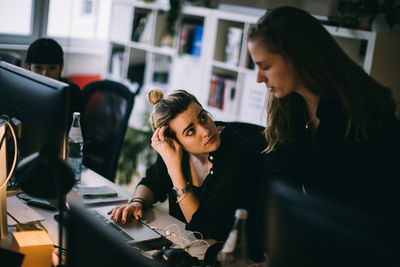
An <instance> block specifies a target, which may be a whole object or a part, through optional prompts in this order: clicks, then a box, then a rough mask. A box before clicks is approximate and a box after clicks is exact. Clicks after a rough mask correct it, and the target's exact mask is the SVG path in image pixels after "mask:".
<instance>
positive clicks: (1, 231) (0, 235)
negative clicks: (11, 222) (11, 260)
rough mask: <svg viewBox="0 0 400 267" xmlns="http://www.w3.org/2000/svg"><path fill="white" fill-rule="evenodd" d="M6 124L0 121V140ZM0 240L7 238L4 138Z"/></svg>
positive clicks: (1, 148)
mask: <svg viewBox="0 0 400 267" xmlns="http://www.w3.org/2000/svg"><path fill="white" fill-rule="evenodd" d="M5 133H6V124H5V123H4V122H2V123H0V140H1V139H2V138H3V137H5V136H4V135H5ZM0 145H1V146H0V240H2V241H3V240H6V239H7V238H8V231H7V185H6V184H4V183H5V182H6V178H7V161H6V156H7V154H6V138H4V139H3V142H2V144H0Z"/></svg>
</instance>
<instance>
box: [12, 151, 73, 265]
mask: <svg viewBox="0 0 400 267" xmlns="http://www.w3.org/2000/svg"><path fill="white" fill-rule="evenodd" d="M15 176H16V179H17V182H18V185H19V186H20V188H21V189H22V190H23V191H24V192H25V193H27V194H30V195H32V196H34V197H38V198H44V199H55V198H57V200H58V211H59V214H60V217H59V218H60V219H59V228H58V229H59V265H61V263H62V261H61V256H62V253H61V247H62V238H63V211H64V209H65V199H64V196H65V194H66V193H68V192H69V191H70V190H71V188H72V186H73V185H74V177H75V174H74V172H73V170H72V169H71V167H70V166H69V165H68V164H67V163H66V162H64V161H63V160H62V159H61V158H60V157H59V156H58V152H57V147H56V145H55V144H44V145H42V146H41V148H40V152H39V153H38V152H36V153H34V154H32V155H31V156H29V157H27V158H25V159H24V160H22V161H21V162H20V163H19V164H18V167H17V169H16V171H15Z"/></svg>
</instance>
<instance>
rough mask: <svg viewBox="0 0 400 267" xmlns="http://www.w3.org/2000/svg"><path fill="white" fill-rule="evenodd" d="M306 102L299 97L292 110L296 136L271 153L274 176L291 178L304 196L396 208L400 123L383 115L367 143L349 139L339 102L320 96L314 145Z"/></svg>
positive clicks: (376, 209)
mask: <svg viewBox="0 0 400 267" xmlns="http://www.w3.org/2000/svg"><path fill="white" fill-rule="evenodd" d="M304 112H305V104H304V100H303V99H302V98H301V97H299V100H298V103H297V107H296V109H295V111H294V114H292V117H293V118H294V120H295V121H294V123H295V136H296V139H295V140H294V141H292V142H287V143H284V144H280V145H278V146H277V147H276V149H275V150H274V151H273V152H272V153H270V154H269V156H268V159H269V164H268V168H269V172H270V174H271V175H277V176H283V177H286V178H287V179H288V180H289V181H290V182H292V183H293V184H294V185H295V186H296V187H297V188H298V189H299V190H301V191H303V192H304V193H305V194H308V195H312V194H318V195H324V196H327V197H329V198H331V199H334V200H336V201H339V202H342V203H345V204H346V205H349V206H353V207H356V208H358V209H361V210H364V211H367V212H369V213H373V214H376V213H383V212H385V213H387V214H389V215H396V216H397V217H398V215H397V214H398V213H400V212H399V211H398V210H397V211H396V212H393V205H395V206H396V205H397V204H396V201H397V200H396V198H398V197H397V196H399V195H400V194H399V193H398V192H399V188H400V169H399V168H398V166H399V164H400V125H399V121H398V120H397V118H395V117H394V116H388V117H386V118H383V122H382V125H381V126H380V127H379V128H375V129H370V131H369V133H370V139H369V140H368V141H367V142H356V141H355V140H354V137H352V136H351V135H350V137H348V138H346V139H345V137H344V135H345V130H346V127H347V119H346V117H345V115H344V112H343V109H342V106H341V103H340V101H339V100H334V99H325V98H321V99H320V103H319V106H318V110H317V117H318V118H319V119H320V124H319V127H318V128H317V131H316V133H315V139H314V140H315V141H314V143H313V141H312V140H313V139H312V134H313V133H312V130H311V127H310V129H306V128H305V124H306V122H305V121H306V120H305V118H304V114H305V113H304Z"/></svg>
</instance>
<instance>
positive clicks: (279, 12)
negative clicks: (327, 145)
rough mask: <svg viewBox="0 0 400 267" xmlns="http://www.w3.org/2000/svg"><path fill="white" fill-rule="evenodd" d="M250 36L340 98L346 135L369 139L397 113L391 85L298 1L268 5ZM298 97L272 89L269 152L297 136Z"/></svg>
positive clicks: (319, 91)
mask: <svg viewBox="0 0 400 267" xmlns="http://www.w3.org/2000/svg"><path fill="white" fill-rule="evenodd" d="M248 40H249V41H257V42H260V43H262V44H264V45H265V47H266V49H268V51H269V52H271V53H279V54H280V55H281V56H282V57H283V59H284V60H285V62H286V63H287V64H288V65H289V66H291V67H292V69H293V71H294V77H295V78H296V79H297V80H298V81H300V82H301V83H302V84H303V85H304V86H305V88H307V89H308V90H309V91H310V92H312V93H314V94H316V95H318V96H320V97H326V98H337V99H340V100H341V102H342V105H343V111H344V113H345V115H346V117H347V128H346V132H345V134H344V138H347V137H349V135H350V133H351V135H353V137H354V139H355V140H356V141H358V142H362V141H366V140H368V138H369V129H370V128H371V127H376V126H377V125H379V123H380V122H381V119H382V117H383V116H385V115H387V114H394V111H395V102H394V100H393V98H392V94H391V91H390V89H388V88H387V87H384V86H382V85H380V84H379V83H378V82H376V81H375V80H374V79H373V78H372V77H371V76H369V75H368V74H367V73H365V71H364V70H363V69H362V68H361V67H360V66H359V65H357V64H356V63H355V62H353V61H352V59H351V58H350V57H348V56H347V55H346V53H345V52H344V51H343V50H342V49H341V48H340V47H339V45H338V44H337V43H336V41H335V40H334V39H333V37H332V36H331V35H330V34H329V32H328V31H327V30H326V29H325V28H324V27H323V26H322V25H321V23H320V22H319V21H318V20H317V19H315V18H314V17H313V16H311V15H310V14H308V13H307V12H305V11H303V10H301V9H298V8H294V7H279V8H276V9H273V10H272V11H267V13H266V14H265V15H264V16H263V17H261V18H260V19H259V21H258V22H257V24H256V25H255V26H254V27H252V28H251V29H250V30H249V33H248ZM295 99H296V96H295V95H294V94H290V95H288V96H286V97H284V98H282V99H277V98H275V97H274V96H273V94H270V96H269V99H268V104H267V114H268V115H267V127H266V129H265V136H266V139H267V141H268V147H267V149H266V152H267V153H269V152H271V151H272V150H273V149H274V148H275V146H276V145H277V144H278V143H283V142H287V141H291V140H293V139H295V133H294V123H293V118H292V116H291V114H293V106H294V105H293V102H294V101H296V100H295Z"/></svg>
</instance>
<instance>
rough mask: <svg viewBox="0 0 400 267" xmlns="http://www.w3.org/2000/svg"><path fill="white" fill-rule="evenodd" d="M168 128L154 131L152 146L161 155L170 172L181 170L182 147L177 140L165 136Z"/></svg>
mask: <svg viewBox="0 0 400 267" xmlns="http://www.w3.org/2000/svg"><path fill="white" fill-rule="evenodd" d="M167 128H168V126H162V127H160V128H157V129H156V130H155V131H154V134H153V137H152V138H151V146H152V147H153V148H154V150H156V151H157V152H158V154H160V156H161V157H162V159H163V161H164V163H165V165H166V166H167V169H168V172H169V171H170V170H177V169H180V167H181V162H182V147H181V145H180V144H179V143H178V142H177V141H176V140H175V139H173V138H170V137H166V136H165V131H166V130H167Z"/></svg>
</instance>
